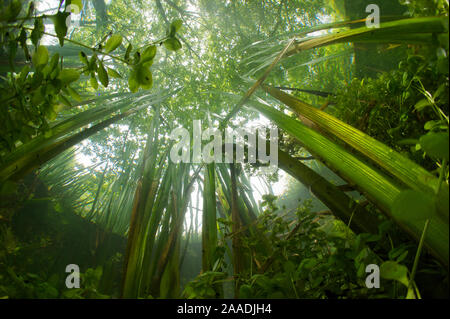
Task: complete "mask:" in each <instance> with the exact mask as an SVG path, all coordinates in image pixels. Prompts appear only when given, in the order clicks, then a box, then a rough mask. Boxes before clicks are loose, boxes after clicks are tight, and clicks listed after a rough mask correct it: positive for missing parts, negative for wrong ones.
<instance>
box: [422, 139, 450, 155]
mask: <svg viewBox="0 0 450 319" xmlns="http://www.w3.org/2000/svg"><path fill="white" fill-rule="evenodd" d="M419 142H420V145H421V146H422V149H423V150H424V151H425V152H426V153H427V155H428V156H430V157H432V158H434V159H446V160H448V159H449V147H448V142H449V141H448V132H429V133H428V134H426V135H423V136H422V137H420V139H419Z"/></svg>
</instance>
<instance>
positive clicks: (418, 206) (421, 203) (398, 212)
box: [392, 189, 436, 221]
mask: <svg viewBox="0 0 450 319" xmlns="http://www.w3.org/2000/svg"><path fill="white" fill-rule="evenodd" d="M435 212H436V207H435V204H434V201H433V197H432V196H430V195H429V194H426V193H423V192H419V191H415V190H411V189H408V190H405V191H402V192H401V193H400V194H399V195H398V196H397V197H396V198H395V200H394V203H393V204H392V215H394V216H395V217H397V218H400V219H402V220H404V221H409V220H426V219H428V218H431V217H432V216H433V215H434V214H435Z"/></svg>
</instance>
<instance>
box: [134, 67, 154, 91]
mask: <svg viewBox="0 0 450 319" xmlns="http://www.w3.org/2000/svg"><path fill="white" fill-rule="evenodd" d="M136 79H137V81H138V83H139V85H140V86H142V87H143V88H144V89H150V88H151V87H152V84H153V78H152V72H150V69H149V68H148V67H146V66H144V65H141V64H140V65H137V66H136Z"/></svg>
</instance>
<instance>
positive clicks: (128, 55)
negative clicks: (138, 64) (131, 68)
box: [124, 43, 133, 60]
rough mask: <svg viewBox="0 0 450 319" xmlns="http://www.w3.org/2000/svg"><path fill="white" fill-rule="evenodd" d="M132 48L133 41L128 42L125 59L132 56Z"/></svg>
mask: <svg viewBox="0 0 450 319" xmlns="http://www.w3.org/2000/svg"><path fill="white" fill-rule="evenodd" d="M132 48H133V45H131V43H130V44H128V47H127V51H126V52H125V55H124V59H125V60H128V59H129V58H130V53H131V49H132Z"/></svg>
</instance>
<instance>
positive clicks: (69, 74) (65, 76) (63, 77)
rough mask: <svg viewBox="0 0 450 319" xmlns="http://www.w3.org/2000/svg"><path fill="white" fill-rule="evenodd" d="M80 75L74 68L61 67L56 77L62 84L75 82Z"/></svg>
mask: <svg viewBox="0 0 450 319" xmlns="http://www.w3.org/2000/svg"><path fill="white" fill-rule="evenodd" d="M79 77H80V73H79V72H78V71H77V70H75V69H62V70H61V72H60V73H59V75H58V79H59V80H60V81H61V82H62V84H63V85H67V84H70V83H72V82H75V81H76V80H78V79H79Z"/></svg>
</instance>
